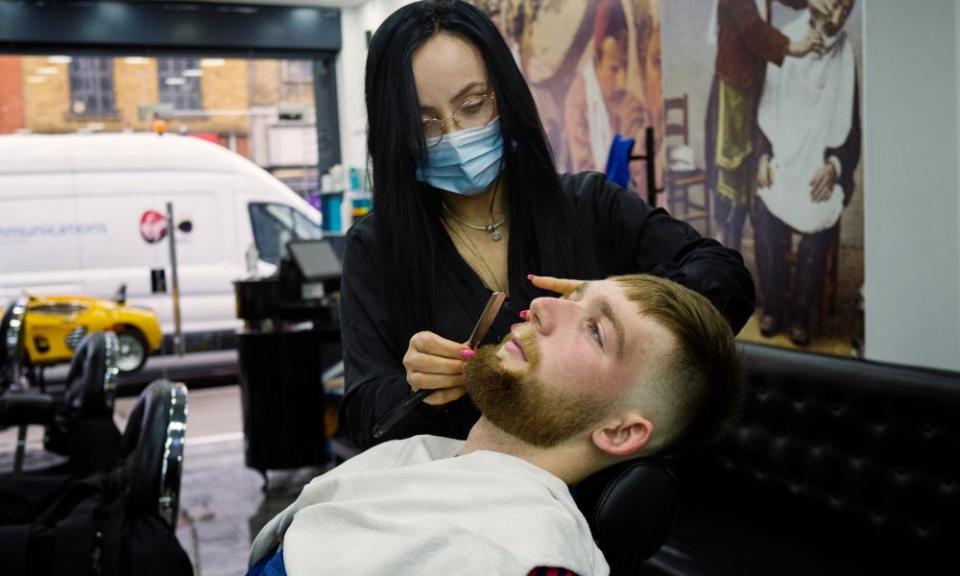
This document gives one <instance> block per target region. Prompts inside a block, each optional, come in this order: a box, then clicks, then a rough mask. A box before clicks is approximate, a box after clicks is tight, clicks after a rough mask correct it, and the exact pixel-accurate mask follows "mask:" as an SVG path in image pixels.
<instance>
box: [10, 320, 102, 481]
mask: <svg viewBox="0 0 960 576" xmlns="http://www.w3.org/2000/svg"><path fill="white" fill-rule="evenodd" d="M117 351H118V343H117V337H116V335H115V334H113V333H112V332H95V333H92V334H89V335H87V336H86V337H85V338H84V339H83V340H82V341H81V342H80V344H79V345H78V346H77V349H76V351H75V353H74V357H73V360H72V361H71V363H70V370H69V372H68V376H67V385H66V391H65V392H64V394H63V396H62V397H55V396H52V395H50V394H39V393H36V392H32V391H26V390H20V391H17V390H13V389H10V390H9V391H7V393H5V394H3V395H0V429H2V428H4V427H11V426H17V427H19V429H20V433H19V437H18V442H17V452H16V456H15V458H14V472H15V473H19V472H21V471H22V467H23V460H24V450H25V444H26V429H27V426H29V425H42V426H45V427H46V434H45V437H44V446H45V448H46V449H47V450H48V451H50V452H53V453H56V454H60V455H62V456H66V457H67V458H68V460H67V461H66V462H65V463H62V464H60V465H57V466H56V467H55V469H52V470H48V471H49V472H54V473H71V474H87V473H90V472H93V471H96V470H107V469H110V468H112V467H113V466H115V465H116V463H117V458H118V456H119V448H120V432H119V430H117V427H116V425H115V424H114V422H113V400H114V390H115V387H116V385H115V382H114V378H115V377H116V374H117V366H116V358H117Z"/></svg>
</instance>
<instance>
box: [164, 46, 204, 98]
mask: <svg viewBox="0 0 960 576" xmlns="http://www.w3.org/2000/svg"><path fill="white" fill-rule="evenodd" d="M201 74H202V72H201V70H200V66H199V63H198V62H197V59H196V58H157V78H158V81H159V83H160V91H159V92H160V102H162V103H164V104H173V109H174V110H202V109H203V99H202V98H201V96H200V76H201Z"/></svg>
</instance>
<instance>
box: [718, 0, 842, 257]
mask: <svg viewBox="0 0 960 576" xmlns="http://www.w3.org/2000/svg"><path fill="white" fill-rule="evenodd" d="M777 1H778V2H780V3H781V4H783V5H785V6H789V7H791V8H806V7H807V6H811V7H817V8H818V9H823V10H827V9H830V8H831V7H832V6H833V5H834V4H835V3H836V2H837V0H777ZM771 4H772V0H715V1H714V6H713V13H712V18H711V24H710V27H709V33H708V40H709V41H710V42H711V43H712V44H716V47H717V56H716V62H715V74H714V80H713V86H712V87H711V89H710V100H709V104H708V108H707V123H706V124H707V126H706V132H707V137H706V141H705V148H706V150H705V156H704V157H705V158H706V162H707V178H708V182H707V184H708V187H709V188H710V190H712V191H713V193H714V214H713V217H714V221H715V225H716V230H717V239H718V240H719V241H720V242H721V243H722V244H723V245H725V246H727V247H729V248H733V249H734V250H740V244H741V240H742V235H743V224H744V221H745V220H746V216H747V213H748V212H749V209H750V202H751V200H752V198H751V196H752V192H753V182H754V175H755V174H756V155H755V154H754V150H753V148H754V138H755V136H756V117H757V116H756V114H757V102H758V101H759V99H760V93H761V90H762V89H763V83H764V74H765V72H766V69H767V64H768V63H770V64H774V65H776V66H782V65H783V64H784V62H785V61H788V60H792V58H790V59H788V56H792V57H794V58H799V57H804V56H806V55H807V54H810V53H811V52H814V51H816V50H819V49H820V48H821V46H822V42H823V40H822V38H820V35H819V34H817V33H816V32H814V31H813V30H810V31H809V33H808V34H806V35H804V36H802V37H800V38H795V39H791V38H787V37H786V36H785V35H784V34H782V33H781V32H780V31H779V30H777V29H776V28H774V27H773V26H771V25H770V14H771Z"/></svg>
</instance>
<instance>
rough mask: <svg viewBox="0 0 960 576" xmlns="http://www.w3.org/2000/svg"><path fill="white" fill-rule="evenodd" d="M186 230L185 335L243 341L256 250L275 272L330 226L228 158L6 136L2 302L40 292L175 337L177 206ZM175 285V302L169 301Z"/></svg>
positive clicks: (103, 138)
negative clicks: (296, 243) (117, 301)
mask: <svg viewBox="0 0 960 576" xmlns="http://www.w3.org/2000/svg"><path fill="white" fill-rule="evenodd" d="M167 202H172V203H173V208H174V220H175V223H176V240H177V260H178V270H179V281H180V293H181V300H180V310H181V318H182V322H183V331H184V333H185V334H197V333H204V334H209V333H221V332H227V331H229V332H231V333H232V332H233V331H234V330H235V329H236V328H237V327H239V326H240V322H239V321H238V320H237V318H236V304H235V299H234V293H233V284H232V282H233V281H234V280H237V279H240V278H243V277H245V276H247V275H248V274H247V263H246V255H247V254H248V251H249V253H252V250H251V246H254V245H255V246H256V249H257V252H258V254H259V259H260V260H261V261H260V263H259V264H258V268H259V271H260V273H269V272H271V271H272V269H273V266H271V265H275V264H276V263H277V261H278V260H279V257H280V255H281V249H282V247H283V246H285V245H286V241H287V240H291V239H298V238H319V237H321V235H322V233H321V226H320V221H321V216H320V213H319V211H317V210H316V209H315V208H313V207H312V206H311V205H310V204H309V203H307V202H306V201H305V200H304V199H303V198H301V197H300V196H298V195H297V194H296V193H295V192H293V191H292V190H290V189H289V188H287V187H286V186H285V185H284V184H283V183H282V182H280V181H279V180H277V179H276V178H275V177H273V176H272V175H270V174H269V173H267V172H266V171H264V170H263V169H261V168H260V167H258V166H257V165H255V164H253V163H252V162H250V161H248V160H246V159H245V158H243V157H241V156H240V155H238V154H235V153H233V152H231V151H229V150H227V149H226V148H223V147H221V146H218V145H216V144H212V143H210V142H206V141H204V140H200V139H198V138H192V137H189V136H179V135H174V134H165V135H162V136H161V135H157V134H152V133H137V134H132V133H127V134H70V135H3V136H0V301H6V300H8V299H9V298H11V297H13V296H15V295H18V294H22V293H23V292H25V291H26V292H30V293H34V294H77V295H86V296H98V297H111V296H112V295H113V294H114V293H115V292H116V290H117V288H118V286H120V285H121V284H126V286H127V299H128V302H129V303H130V304H134V305H143V306H147V307H150V308H152V309H153V310H155V311H156V313H157V316H158V317H159V319H160V323H161V326H162V328H163V332H164V334H172V333H173V304H172V299H171V295H170V290H171V276H170V274H171V272H170V255H169V245H168V242H167V241H166V217H165V214H166V204H167ZM161 283H165V284H166V286H167V288H166V292H157V290H158V289H159V285H160V284H161Z"/></svg>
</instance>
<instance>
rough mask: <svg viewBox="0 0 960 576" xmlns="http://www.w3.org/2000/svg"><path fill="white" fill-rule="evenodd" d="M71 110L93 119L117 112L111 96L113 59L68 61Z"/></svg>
mask: <svg viewBox="0 0 960 576" xmlns="http://www.w3.org/2000/svg"><path fill="white" fill-rule="evenodd" d="M70 100H71V106H70V110H71V111H72V112H73V113H74V114H78V115H86V116H96V115H104V114H114V113H115V112H116V111H117V108H116V101H115V97H114V93H113V58H105V57H99V56H74V57H73V59H72V60H71V61H70Z"/></svg>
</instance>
